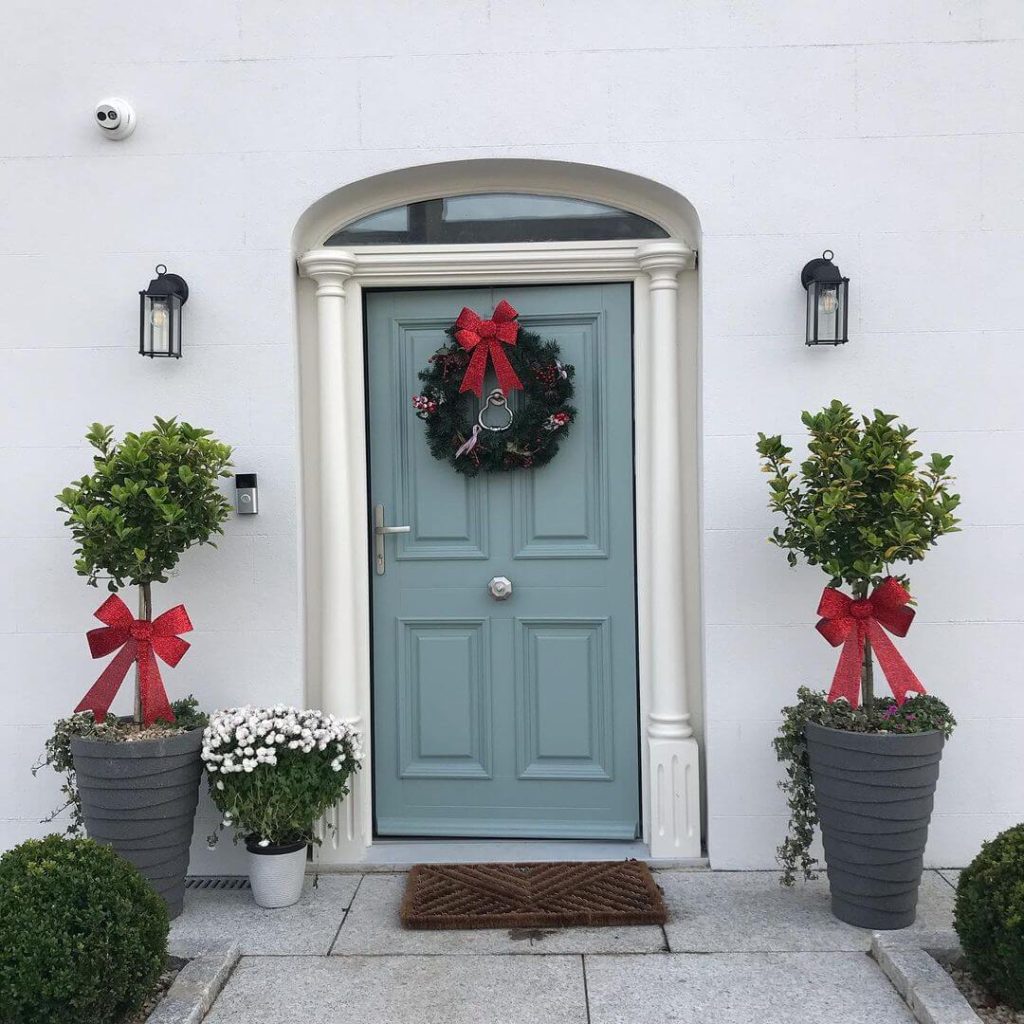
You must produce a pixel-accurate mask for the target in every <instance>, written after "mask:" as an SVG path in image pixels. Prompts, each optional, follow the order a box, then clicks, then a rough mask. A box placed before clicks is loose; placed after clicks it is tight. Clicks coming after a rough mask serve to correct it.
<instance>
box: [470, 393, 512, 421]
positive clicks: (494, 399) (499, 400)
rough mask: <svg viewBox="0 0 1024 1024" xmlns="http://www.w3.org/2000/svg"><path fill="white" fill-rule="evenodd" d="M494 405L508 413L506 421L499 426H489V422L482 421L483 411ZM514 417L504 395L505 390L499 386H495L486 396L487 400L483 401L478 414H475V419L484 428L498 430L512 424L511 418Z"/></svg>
mask: <svg viewBox="0 0 1024 1024" xmlns="http://www.w3.org/2000/svg"><path fill="white" fill-rule="evenodd" d="M491 406H494V408H495V409H502V410H504V412H505V413H506V414H507V415H508V422H507V423H503V424H501V425H499V426H496V427H494V426H491V424H490V423H484V413H485V412H487V410H488V409H490V408H491ZM513 419H515V417H514V416H513V415H512V410H511V409H510V408H509V407H508V399H507V398H506V397H505V392H504V391H502V390H501V388H495V389H494V390H493V391H492V392H491V393H490V394H489V395H488V396H487V401H486V402H484V406H483V408H482V409H481V410H480V415H479V416H477V418H476V421H477V423H479V424H480V426H481V427H482V428H483V429H484V430H491V431H500V430H508V428H509V427H511V426H512V420H513Z"/></svg>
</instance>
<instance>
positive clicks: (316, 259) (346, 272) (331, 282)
mask: <svg viewBox="0 0 1024 1024" xmlns="http://www.w3.org/2000/svg"><path fill="white" fill-rule="evenodd" d="M297 262H298V266H299V276H300V277H308V278H312V279H313V280H314V281H316V283H317V285H318V288H317V295H328V294H331V295H339V296H344V294H345V282H346V281H347V280H348V279H349V278H350V277H351V276H352V275H353V274H354V273H355V272H356V267H357V265H358V261H357V259H356V257H355V254H354V253H351V252H349V251H348V250H347V249H310V250H309V252H306V253H303V254H302V255H301V256H300V257H299V258H298V261H297Z"/></svg>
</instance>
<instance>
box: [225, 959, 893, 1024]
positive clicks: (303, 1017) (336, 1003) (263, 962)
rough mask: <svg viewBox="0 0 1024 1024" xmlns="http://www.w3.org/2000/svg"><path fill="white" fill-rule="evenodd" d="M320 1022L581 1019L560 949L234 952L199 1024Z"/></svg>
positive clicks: (575, 985) (540, 1023)
mask: <svg viewBox="0 0 1024 1024" xmlns="http://www.w3.org/2000/svg"><path fill="white" fill-rule="evenodd" d="M886 985H887V986H888V982H886ZM889 990H890V992H891V991H892V989H891V986H890V987H889ZM893 995H895V993H893ZM321 1021H358V1022H359V1024H551V1022H554V1021H557V1022H558V1024H586V1022H587V1005H586V993H585V989H584V983H583V965H582V962H581V960H580V958H579V957H569V956H544V957H541V956H538V957H522V956H397V957H394V956H368V957H365V956H353V957H344V958H342V957H317V958H312V957H296V958H283V957H243V958H242V960H240V961H239V963H238V966H237V967H236V968H235V972H234V974H233V975H232V976H231V978H230V980H229V981H228V983H227V985H226V986H225V987H224V989H223V991H222V992H221V994H220V996H219V997H218V999H217V1001H216V1002H215V1003H214V1004H213V1009H212V1010H211V1011H210V1013H209V1015H208V1016H207V1017H206V1019H205V1024H319V1022H321ZM878 1024H885V1022H884V1021H879V1022H878Z"/></svg>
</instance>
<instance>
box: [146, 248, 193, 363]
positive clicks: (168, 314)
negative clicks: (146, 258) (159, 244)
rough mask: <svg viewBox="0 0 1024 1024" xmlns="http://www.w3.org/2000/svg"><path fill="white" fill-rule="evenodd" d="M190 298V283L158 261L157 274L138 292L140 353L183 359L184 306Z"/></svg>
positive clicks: (156, 356) (154, 356)
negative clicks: (142, 290) (186, 282)
mask: <svg viewBox="0 0 1024 1024" xmlns="http://www.w3.org/2000/svg"><path fill="white" fill-rule="evenodd" d="M187 301H188V285H187V284H185V281H184V279H183V278H180V277H179V276H178V275H177V274H168V273H167V268H166V267H165V266H164V265H163V264H162V263H158V264H157V267H156V277H154V278H153V280H152V281H150V282H149V287H148V288H147V289H146V290H145V291H144V292H139V304H140V305H139V355H140V356H149V357H150V358H154V359H155V358H170V357H173V358H175V359H180V358H181V307H182V306H184V305H185V303H186V302H187Z"/></svg>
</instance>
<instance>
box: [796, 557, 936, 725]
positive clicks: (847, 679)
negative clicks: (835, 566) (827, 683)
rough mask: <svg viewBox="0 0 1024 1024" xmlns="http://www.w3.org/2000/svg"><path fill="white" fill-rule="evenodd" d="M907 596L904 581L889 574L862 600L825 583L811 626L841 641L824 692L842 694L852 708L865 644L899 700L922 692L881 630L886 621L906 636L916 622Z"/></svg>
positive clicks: (833, 641) (835, 641)
mask: <svg viewBox="0 0 1024 1024" xmlns="http://www.w3.org/2000/svg"><path fill="white" fill-rule="evenodd" d="M909 601H910V595H909V594H908V593H907V591H906V590H905V589H904V587H903V584H902V583H900V581H899V580H897V579H894V578H893V577H892V576H889V577H888V578H887V579H885V580H883V581H882V582H881V583H880V584H879V585H878V586H877V587H876V588H875V591H874V593H873V594H872V595H871V596H870V597H869V598H866V599H864V600H860V601H855V600H854V599H853V598H852V597H850V596H849V595H847V594H844V593H843V592H842V591H840V590H835V589H834V588H833V587H826V588H825V591H824V593H823V594H822V595H821V603H820V604H819V605H818V614H819V615H821V616H822V619H821V621H820V622H819V623H818V625H817V626H816V627H815V628H816V629H817V630H818V632H819V633H820V634H821V635H822V636H823V637H824V638H825V639H826V640H827V641H828V642H829V643H830V644H831V645H832V646H833V647H838V646H839V645H840V644H842V645H843V650H842V653H841V654H840V655H839V664H838V665H837V666H836V674H835V676H834V677H833V679H832V689H831V690H829V693H828V699H829V700H830V701H834V700H838V699H839V698H840V697H845V698H846V699H847V700H848V701H849V702H850V706H851V707H854V708H855V707H857V705H858V704H859V703H860V668H861V660H862V658H863V656H864V645H865V644H869V645H870V646H871V647H872V648H873V650H874V652H875V654H876V655H877V656H878V664H879V665H881V666H882V671H883V672H884V673H885V678H886V679H887V680H888V681H889V688H890V689H891V690H892V692H893V696H895V698H896V702H897V703H898V704H902V703H903V702H904V701H905V700H906V699H907V694H908V693H909V692H910V691H911V690H913V691H915V692H916V693H924V692H925V689H924V687H923V686H922V685H921V680H920V679H918V678H917V676H916V675H914V672H913V670H912V669H911V667H910V666H909V665H908V664H907V663H906V662H905V661H904V660H903V655H901V654H900V652H899V651H897V650H896V648H895V647H894V646H893V642H892V641H891V640H890V639H889V638H888V636H886V634H885V630H883V629H882V626H885V629H887V630H889V632H890V633H894V634H895V635H896V636H906V635H907V630H908V629H910V624H911V623H912V622H913V621H914V610H913V609H912V608H908V607H907V603H908V602H909Z"/></svg>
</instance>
